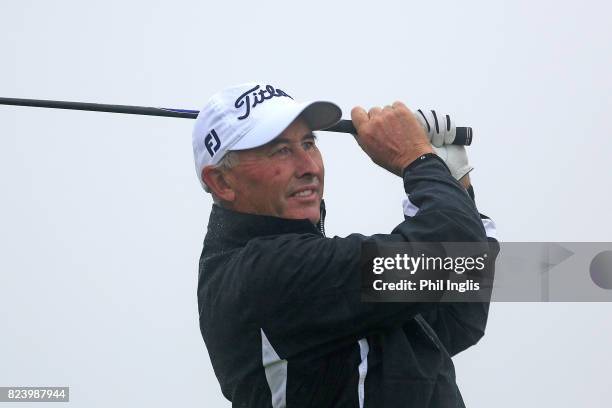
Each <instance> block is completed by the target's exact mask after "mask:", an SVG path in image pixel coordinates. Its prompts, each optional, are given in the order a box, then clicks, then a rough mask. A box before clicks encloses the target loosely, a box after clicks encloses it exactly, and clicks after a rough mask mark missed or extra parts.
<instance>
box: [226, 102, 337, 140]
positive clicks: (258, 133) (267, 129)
mask: <svg viewBox="0 0 612 408" xmlns="http://www.w3.org/2000/svg"><path fill="white" fill-rule="evenodd" d="M300 115H301V116H302V118H303V119H304V120H305V121H306V124H307V125H308V127H309V128H310V129H311V130H322V129H327V128H328V127H330V126H333V125H335V124H336V123H338V121H339V120H340V118H342V110H341V109H340V107H339V106H338V105H336V104H335V103H333V102H327V101H315V102H303V103H296V104H291V105H284V106H276V107H275V109H273V110H272V109H271V110H270V111H269V112H267V113H266V120H263V121H261V122H260V123H259V124H258V125H257V126H255V127H254V128H252V129H250V130H249V131H248V133H247V134H246V135H244V137H242V138H240V140H238V141H237V142H236V144H234V145H233V146H231V147H230V148H229V150H246V149H253V148H255V147H259V146H263V145H265V144H266V143H269V142H271V141H272V140H274V139H276V138H277V137H278V136H280V134H281V133H283V131H284V130H285V129H287V128H288V127H289V125H291V123H293V121H294V120H295V119H296V118H297V117H298V116H300Z"/></svg>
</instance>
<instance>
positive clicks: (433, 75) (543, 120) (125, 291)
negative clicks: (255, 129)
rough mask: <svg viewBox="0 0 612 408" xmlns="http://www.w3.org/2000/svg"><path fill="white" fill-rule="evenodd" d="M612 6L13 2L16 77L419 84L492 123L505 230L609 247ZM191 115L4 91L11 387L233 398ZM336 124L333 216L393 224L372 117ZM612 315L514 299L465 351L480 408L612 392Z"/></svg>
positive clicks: (23, 81) (375, 225)
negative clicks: (203, 285)
mask: <svg viewBox="0 0 612 408" xmlns="http://www.w3.org/2000/svg"><path fill="white" fill-rule="evenodd" d="M610 15H612V7H611V6H610V5H609V2H605V1H594V0H583V1H564V0H561V1H559V0H557V1H549V0H546V1H543V0H540V1H503V2H500V1H462V2H454V1H443V2H440V1H427V2H425V1H422V2H400V1H397V2H392V1H377V2H362V3H359V2H355V1H346V2H334V1H329V0H327V1H309V2H303V3H299V4H297V3H295V2H287V1H274V2H272V1H259V2H241V3H238V2H226V3H222V2H203V1H200V2H198V1H177V0H174V1H157V0H147V1H129V2H128V1H109V0H106V1H95V2H94V1H87V2H84V1H52V2H50V1H42V0H41V1H26V0H19V1H10V0H2V2H1V3H0V30H1V31H0V33H1V35H0V58H1V59H0V61H1V63H0V96H7V97H23V98H40V99H57V100H75V101H85V102H100V103H116V104H134V105H145V106H164V107H175V108H186V109H199V108H200V107H201V106H202V105H203V104H204V102H205V101H206V100H207V99H208V98H209V97H210V96H211V95H212V94H213V93H215V92H216V91H218V90H220V89H222V88H223V87H225V86H228V85H232V84H236V83H241V82H246V81H250V80H262V81H265V82H269V83H271V84H273V85H275V86H278V87H280V88H282V89H283V90H286V91H287V92H288V93H289V94H291V95H292V96H294V97H295V98H296V99H298V100H308V99H315V98H322V99H328V100H332V101H336V102H337V103H338V104H339V105H340V106H341V107H342V108H343V110H344V112H345V114H344V117H345V118H348V117H349V112H350V109H351V108H352V107H353V106H354V105H357V104H360V105H363V106H366V107H371V106H373V105H384V104H388V103H390V102H393V101H394V100H397V99H400V100H403V101H404V102H405V103H406V104H408V106H410V107H413V108H436V109H438V110H440V111H443V112H447V113H450V114H452V115H453V117H454V119H455V120H456V122H457V123H458V124H464V125H470V126H472V127H473V128H474V130H475V139H474V144H473V146H471V147H470V148H469V156H470V160H471V162H472V164H473V165H474V166H475V168H476V169H475V170H474V172H473V173H472V180H473V184H474V186H475V190H476V196H477V203H478V206H479V209H480V211H481V212H484V213H486V214H488V215H490V216H491V217H493V218H494V219H495V220H496V222H497V225H498V228H499V233H500V237H501V239H502V240H504V241H559V242H563V241H607V242H610V241H612V229H611V228H612V218H611V217H610V216H609V208H610V203H611V201H612V200H611V199H612V193H611V192H610V184H611V183H610V168H609V166H610V159H611V158H612V138H611V137H610V136H612V135H611V133H612V132H611V131H610V113H611V112H612V102H611V97H610V95H612V77H611V75H610V69H611V68H610V67H611V66H612V49H611V48H612V47H611V45H610V44H612V28H610ZM192 124H193V121H191V120H188V119H172V118H153V117H142V116H141V117H139V116H129V115H118V114H106V113H93V112H71V111H59V110H50V109H38V108H21V107H4V106H0V325H1V326H0V386H44V385H49V386H51V385H54V386H70V387H71V394H70V399H71V402H70V405H71V406H74V407H128V406H143V407H167V406H176V407H195V406H200V407H204V406H205V407H228V406H230V403H229V402H228V401H226V400H225V399H224V398H223V396H222V394H221V392H220V388H219V385H218V383H217V380H216V378H215V376H214V373H213V370H212V367H211V365H210V360H209V358H208V353H207V352H206V349H205V347H204V343H203V341H202V338H201V336H200V332H199V327H198V314H197V305H196V282H197V261H198V258H199V254H200V251H201V245H202V239H203V236H204V231H205V227H206V223H207V220H208V215H209V211H210V207H211V203H212V201H211V199H210V197H209V196H208V195H206V194H204V193H203V191H202V190H201V188H200V185H199V183H198V181H197V178H196V175H195V171H194V165H193V156H192V150H191V126H192ZM319 140H320V148H321V150H322V152H323V156H324V159H325V163H326V194H325V198H326V203H327V206H328V217H327V232H328V235H341V236H342V235H346V234H349V233H351V232H362V233H365V234H370V233H375V232H389V231H390V230H391V229H392V228H393V226H394V225H395V224H397V223H398V222H399V221H400V220H401V219H402V213H401V206H400V201H401V198H402V196H403V189H402V183H401V180H400V179H399V178H396V177H394V176H392V175H390V174H388V173H385V172H384V171H383V170H381V169H378V168H376V167H375V166H374V165H373V164H372V163H371V162H370V160H369V159H368V158H367V157H366V156H365V154H364V153H362V152H361V151H360V149H359V148H358V147H357V145H356V143H355V142H354V140H353V139H352V137H351V136H349V135H344V134H334V133H322V134H320V138H319ZM586 268H587V266H586V265H585V270H580V271H576V273H577V274H586V273H587V272H586ZM611 299H612V294H611ZM611 312H612V303H591V304H586V303H582V304H579V303H548V304H545V303H528V304H518V303H495V304H493V305H492V306H491V311H490V319H489V325H488V328H487V334H486V336H485V337H484V338H483V339H482V340H481V341H480V343H479V344H478V345H477V346H476V347H473V348H472V349H470V350H467V351H465V352H464V353H462V354H460V355H459V356H457V357H456V358H455V359H454V361H455V364H456V372H457V381H458V383H459V386H460V388H461V390H462V393H463V395H464V399H465V401H466V404H467V405H468V406H469V407H491V406H494V407H498V408H506V407H508V408H509V407H516V406H522V407H575V406H584V407H608V406H610V401H611V400H612V388H611V387H610V384H611V383H610V365H611V363H612V348H611V347H610V344H612V328H611V326H610V321H611V319H610V317H611ZM5 405H9V404H5ZM28 405H29V404H20V405H19V406H20V407H27V406H28ZM35 406H38V405H35Z"/></svg>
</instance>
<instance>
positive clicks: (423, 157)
mask: <svg viewBox="0 0 612 408" xmlns="http://www.w3.org/2000/svg"><path fill="white" fill-rule="evenodd" d="M430 160H437V161H439V162H440V163H442V165H443V166H444V167H445V168H446V169H447V170H448V166H447V165H446V163H444V160H442V158H441V157H440V156H438V155H437V154H435V153H433V152H432V153H424V154H422V155H420V156H419V157H417V158H416V159H414V160H413V161H412V162H411V163H409V164H408V165H407V166H406V167H404V169H403V170H402V173H401V175H402V177H403V176H405V175H406V172H408V171H410V170H412V169H413V168H414V167H416V166H418V165H419V164H420V163H424V162H426V161H430ZM449 173H450V170H449Z"/></svg>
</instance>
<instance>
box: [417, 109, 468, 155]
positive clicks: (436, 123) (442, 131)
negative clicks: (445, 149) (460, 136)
mask: <svg viewBox="0 0 612 408" xmlns="http://www.w3.org/2000/svg"><path fill="white" fill-rule="evenodd" d="M414 116H415V117H416V118H417V120H418V121H419V123H420V124H421V126H423V129H424V130H425V133H427V136H428V137H429V141H430V142H431V144H432V145H434V146H436V147H440V146H443V145H449V144H451V143H453V140H455V135H456V134H457V131H456V129H455V123H454V122H453V120H452V119H451V117H450V116H449V115H445V114H442V113H438V112H436V111H435V110H423V109H418V110H417V111H416V112H414Z"/></svg>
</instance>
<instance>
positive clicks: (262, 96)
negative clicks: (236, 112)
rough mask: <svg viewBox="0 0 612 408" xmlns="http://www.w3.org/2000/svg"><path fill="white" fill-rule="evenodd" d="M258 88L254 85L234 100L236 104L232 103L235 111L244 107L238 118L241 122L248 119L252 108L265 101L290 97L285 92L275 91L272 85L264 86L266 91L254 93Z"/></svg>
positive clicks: (261, 90)
mask: <svg viewBox="0 0 612 408" xmlns="http://www.w3.org/2000/svg"><path fill="white" fill-rule="evenodd" d="M259 88H261V87H260V86H259V85H256V86H254V87H253V88H251V89H249V90H248V91H246V92H245V93H243V94H242V95H240V96H239V97H238V99H236V102H235V103H234V106H235V107H236V109H239V108H241V107H242V106H244V107H245V108H244V114H242V115H241V116H238V119H240V120H242V119H246V118H248V117H249V115H250V114H251V109H252V108H254V107H255V106H257V105H259V104H260V103H263V102H265V101H267V100H268V99H272V98H274V97H275V96H286V97H288V98H291V96H289V95H287V94H286V93H285V91H283V90H281V89H278V88H276V89H275V88H274V87H273V86H272V85H266V89H260V90H259V92H255V91H257V90H258V89H259ZM251 95H253V100H252V103H251ZM291 99H293V98H291Z"/></svg>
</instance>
